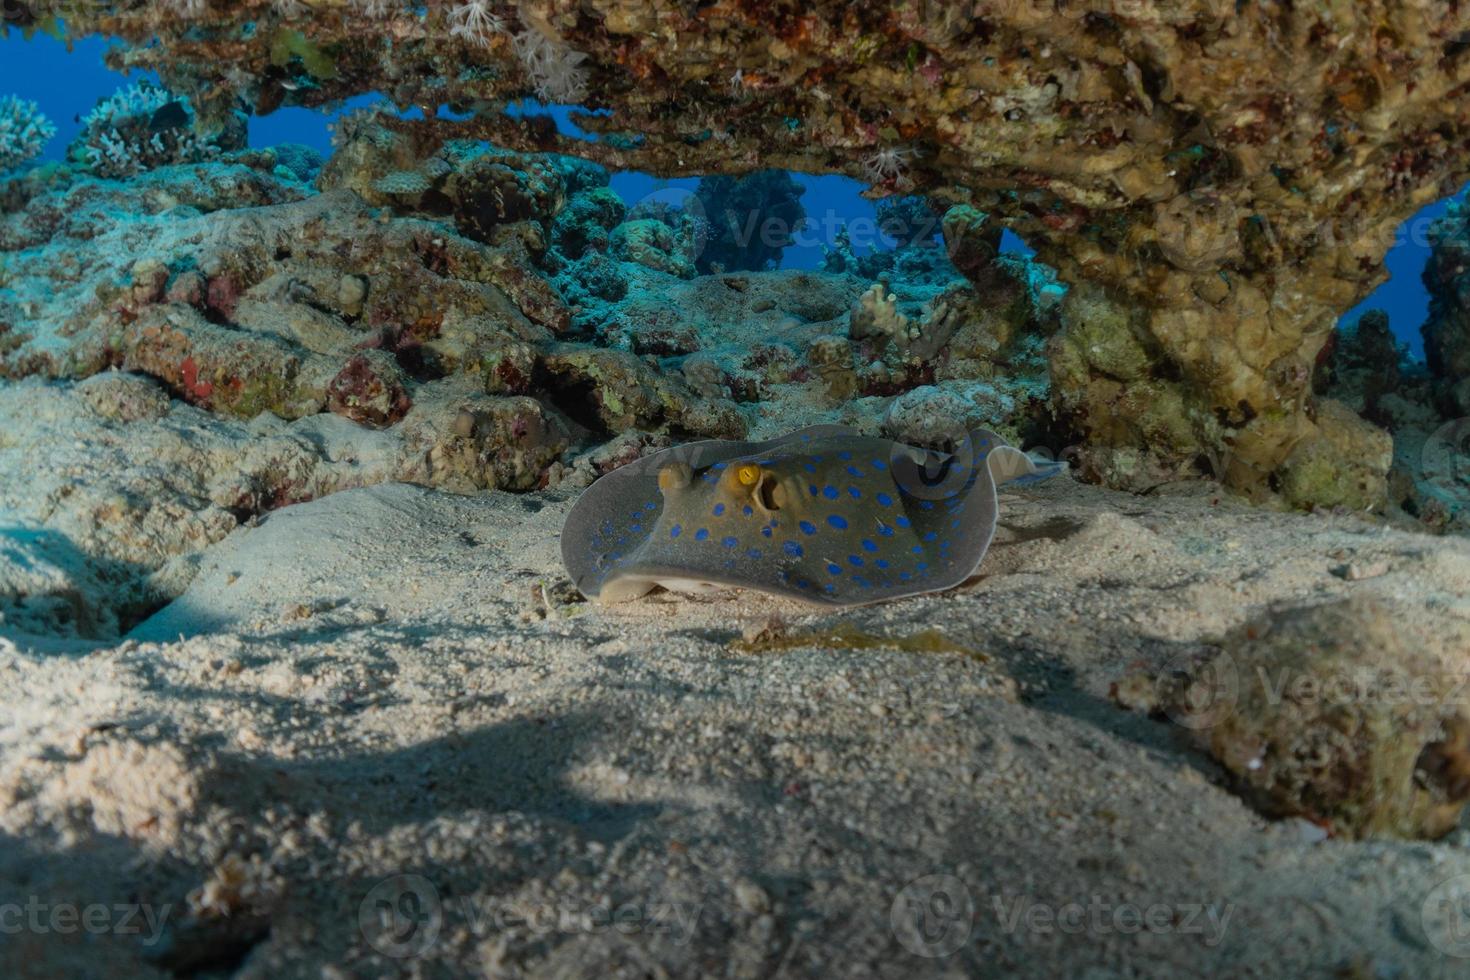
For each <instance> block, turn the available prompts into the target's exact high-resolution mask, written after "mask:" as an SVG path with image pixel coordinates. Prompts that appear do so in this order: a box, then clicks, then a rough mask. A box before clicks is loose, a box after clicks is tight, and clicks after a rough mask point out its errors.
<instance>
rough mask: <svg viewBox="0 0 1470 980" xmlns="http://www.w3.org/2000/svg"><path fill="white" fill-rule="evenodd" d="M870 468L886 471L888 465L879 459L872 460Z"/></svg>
mask: <svg viewBox="0 0 1470 980" xmlns="http://www.w3.org/2000/svg"><path fill="white" fill-rule="evenodd" d="M872 466H873V469H875V470H886V469H888V464H887V463H885V462H883V460H881V459H875V460H873V462H872Z"/></svg>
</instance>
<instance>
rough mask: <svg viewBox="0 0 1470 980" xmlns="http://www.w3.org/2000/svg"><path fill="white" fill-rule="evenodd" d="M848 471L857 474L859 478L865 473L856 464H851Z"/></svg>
mask: <svg viewBox="0 0 1470 980" xmlns="http://www.w3.org/2000/svg"><path fill="white" fill-rule="evenodd" d="M847 472H848V474H849V475H850V476H855V477H858V478H861V477H862V475H863V471H862V470H860V469H858V468H857V467H856V466H849V467H848V468H847Z"/></svg>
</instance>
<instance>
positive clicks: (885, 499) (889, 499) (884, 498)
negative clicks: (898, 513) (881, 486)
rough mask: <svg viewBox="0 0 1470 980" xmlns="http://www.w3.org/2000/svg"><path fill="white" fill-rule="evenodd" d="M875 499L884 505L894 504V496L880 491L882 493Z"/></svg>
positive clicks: (890, 505)
mask: <svg viewBox="0 0 1470 980" xmlns="http://www.w3.org/2000/svg"><path fill="white" fill-rule="evenodd" d="M875 499H876V500H877V501H878V503H880V504H882V505H883V506H884V507H892V506H893V498H892V497H890V496H888V494H886V493H880V494H878V496H877V497H876V498H875Z"/></svg>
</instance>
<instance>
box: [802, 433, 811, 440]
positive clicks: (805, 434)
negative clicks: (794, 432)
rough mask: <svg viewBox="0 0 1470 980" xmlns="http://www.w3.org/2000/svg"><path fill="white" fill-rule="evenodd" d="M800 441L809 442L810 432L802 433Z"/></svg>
mask: <svg viewBox="0 0 1470 980" xmlns="http://www.w3.org/2000/svg"><path fill="white" fill-rule="evenodd" d="M801 441H802V442H811V441H812V436H811V433H810V432H806V433H802V436H801Z"/></svg>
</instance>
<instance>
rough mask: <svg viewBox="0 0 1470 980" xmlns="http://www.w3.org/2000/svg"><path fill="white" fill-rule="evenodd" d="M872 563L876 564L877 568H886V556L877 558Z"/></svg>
mask: <svg viewBox="0 0 1470 980" xmlns="http://www.w3.org/2000/svg"><path fill="white" fill-rule="evenodd" d="M873 564H874V565H877V566H878V567H879V568H887V567H888V560H887V559H886V558H879V559H878V560H877V561H875V562H873Z"/></svg>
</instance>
